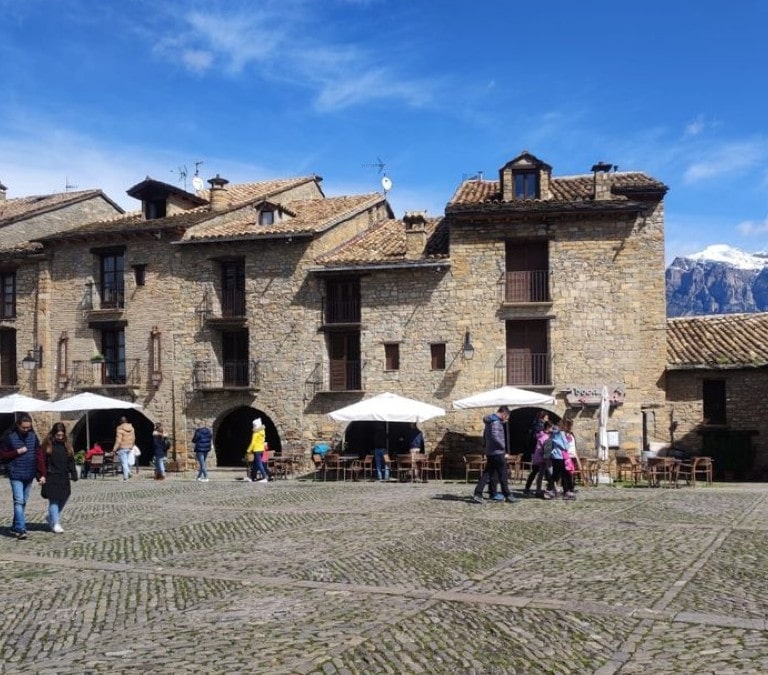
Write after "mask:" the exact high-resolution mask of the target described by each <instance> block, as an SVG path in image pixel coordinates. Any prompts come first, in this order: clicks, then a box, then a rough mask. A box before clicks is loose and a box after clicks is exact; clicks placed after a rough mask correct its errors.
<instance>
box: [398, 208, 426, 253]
mask: <svg viewBox="0 0 768 675" xmlns="http://www.w3.org/2000/svg"><path fill="white" fill-rule="evenodd" d="M403 222H404V223H405V258H406V260H418V259H419V258H421V257H423V256H424V247H425V246H426V245H427V212H426V211H406V212H405V215H404V216H403Z"/></svg>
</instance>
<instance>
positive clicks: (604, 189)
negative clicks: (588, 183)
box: [592, 162, 613, 201]
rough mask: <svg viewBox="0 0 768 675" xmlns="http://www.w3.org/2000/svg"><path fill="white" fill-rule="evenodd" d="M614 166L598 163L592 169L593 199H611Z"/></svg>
mask: <svg viewBox="0 0 768 675" xmlns="http://www.w3.org/2000/svg"><path fill="white" fill-rule="evenodd" d="M611 169H613V164H606V163H605V162H598V163H597V164H595V165H594V166H593V167H592V175H593V176H594V178H593V181H592V199H594V200H595V201H604V200H606V199H610V198H611V174H610V171H611Z"/></svg>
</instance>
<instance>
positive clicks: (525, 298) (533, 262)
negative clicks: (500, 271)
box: [504, 240, 550, 302]
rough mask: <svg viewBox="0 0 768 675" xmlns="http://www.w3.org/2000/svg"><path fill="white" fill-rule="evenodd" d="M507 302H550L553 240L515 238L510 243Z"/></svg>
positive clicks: (507, 253)
mask: <svg viewBox="0 0 768 675" xmlns="http://www.w3.org/2000/svg"><path fill="white" fill-rule="evenodd" d="M505 290H506V292H505V295H504V299H505V301H506V302H549V301H550V297H549V243H548V242H547V241H514V240H510V241H508V242H507V245H506V289H505Z"/></svg>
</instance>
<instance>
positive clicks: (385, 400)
mask: <svg viewBox="0 0 768 675" xmlns="http://www.w3.org/2000/svg"><path fill="white" fill-rule="evenodd" d="M441 415H445V410H443V409H442V408H438V407H437V406H436V405H431V404H429V403H424V402H422V401H416V400H415V399H412V398H405V397H404V396H398V395H397V394H390V393H389V392H386V393H384V394H379V395H378V396H373V397H371V398H367V399H365V400H363V401H359V402H358V403H353V404H352V405H348V406H346V407H345V408H339V409H338V410H333V411H332V412H329V413H328V416H329V417H330V418H331V419H333V420H336V421H337V422H424V421H426V420H430V419H432V418H433V417H440V416H441Z"/></svg>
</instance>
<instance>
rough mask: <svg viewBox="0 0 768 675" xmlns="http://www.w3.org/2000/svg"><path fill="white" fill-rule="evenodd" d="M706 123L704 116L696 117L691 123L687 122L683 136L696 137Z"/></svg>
mask: <svg viewBox="0 0 768 675" xmlns="http://www.w3.org/2000/svg"><path fill="white" fill-rule="evenodd" d="M706 126H707V123H706V120H705V119H704V115H698V116H697V117H696V119H695V120H693V122H689V123H688V124H687V125H686V127H685V136H698V135H699V134H701V133H702V132H703V131H704V129H705V128H706Z"/></svg>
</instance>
